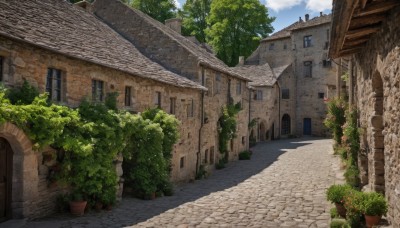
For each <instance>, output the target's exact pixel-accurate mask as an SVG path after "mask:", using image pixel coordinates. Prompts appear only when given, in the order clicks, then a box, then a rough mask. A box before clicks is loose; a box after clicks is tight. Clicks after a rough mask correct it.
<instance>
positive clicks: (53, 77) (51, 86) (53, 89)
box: [46, 68, 62, 101]
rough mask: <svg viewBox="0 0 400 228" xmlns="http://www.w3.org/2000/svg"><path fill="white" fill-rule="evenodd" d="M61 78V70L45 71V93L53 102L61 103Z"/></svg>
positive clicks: (51, 69) (49, 69) (50, 69)
mask: <svg viewBox="0 0 400 228" xmlns="http://www.w3.org/2000/svg"><path fill="white" fill-rule="evenodd" d="M61 84H62V78H61V70H57V69H54V68H48V69H47V78H46V92H48V93H49V98H50V99H51V100H53V101H61V99H62V98H61V90H62V87H61Z"/></svg>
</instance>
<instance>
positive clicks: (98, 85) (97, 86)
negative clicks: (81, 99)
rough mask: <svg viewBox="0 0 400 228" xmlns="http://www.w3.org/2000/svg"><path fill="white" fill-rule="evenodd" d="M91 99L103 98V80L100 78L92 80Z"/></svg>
mask: <svg viewBox="0 0 400 228" xmlns="http://www.w3.org/2000/svg"><path fill="white" fill-rule="evenodd" d="M92 100H93V101H103V100H104V82H103V81H100V80H92Z"/></svg>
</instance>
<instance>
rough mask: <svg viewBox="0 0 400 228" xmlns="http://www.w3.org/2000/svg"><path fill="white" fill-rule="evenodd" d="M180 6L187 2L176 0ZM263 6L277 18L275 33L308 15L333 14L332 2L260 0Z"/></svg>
mask: <svg viewBox="0 0 400 228" xmlns="http://www.w3.org/2000/svg"><path fill="white" fill-rule="evenodd" d="M175 1H177V4H178V6H182V5H183V4H184V3H185V1H186V0H175ZM260 2H261V3H262V4H266V5H267V7H268V12H269V14H270V16H275V17H276V19H275V22H274V23H272V26H273V27H274V28H275V32H277V31H279V30H281V29H283V28H284V27H286V26H288V25H290V24H292V23H294V22H295V21H297V20H299V17H302V18H303V20H304V15H305V14H306V13H308V14H310V18H313V17H315V16H319V12H321V11H322V12H323V13H324V14H328V13H330V12H331V8H332V0H260Z"/></svg>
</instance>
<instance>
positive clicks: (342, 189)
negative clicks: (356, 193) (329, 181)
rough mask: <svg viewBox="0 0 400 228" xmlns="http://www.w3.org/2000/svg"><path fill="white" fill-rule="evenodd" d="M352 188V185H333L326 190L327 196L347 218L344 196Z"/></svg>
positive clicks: (341, 214) (340, 213) (339, 212)
mask: <svg viewBox="0 0 400 228" xmlns="http://www.w3.org/2000/svg"><path fill="white" fill-rule="evenodd" d="M351 190H352V187H351V186H350V185H347V184H344V185H332V186H330V187H329V188H328V190H327V191H326V198H327V199H328V200H329V201H331V202H332V203H334V204H335V206H336V210H337V212H338V214H339V215H340V216H341V217H343V218H346V208H345V207H344V198H345V196H346V194H347V193H348V192H349V191H351Z"/></svg>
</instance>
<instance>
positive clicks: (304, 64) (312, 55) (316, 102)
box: [245, 13, 336, 136]
mask: <svg viewBox="0 0 400 228" xmlns="http://www.w3.org/2000/svg"><path fill="white" fill-rule="evenodd" d="M330 21H331V16H330V15H323V14H322V13H321V15H320V16H319V17H315V18H312V19H310V18H309V15H308V14H307V15H305V19H304V20H302V19H301V18H300V19H299V21H297V22H295V23H293V24H291V25H290V26H288V27H286V28H284V29H283V30H281V31H278V32H276V33H274V34H272V35H271V36H269V37H267V38H265V39H263V40H262V41H261V43H260V45H259V46H258V48H257V49H256V50H255V51H254V53H253V54H252V55H250V57H248V58H247V59H246V61H245V64H246V65H263V64H265V63H268V64H269V65H270V66H271V67H272V68H277V67H281V66H285V65H288V64H291V68H292V71H293V76H292V77H290V80H285V82H284V83H282V84H281V85H280V86H281V96H282V97H287V96H289V99H293V102H290V105H292V108H291V109H295V111H294V112H293V113H291V114H289V113H287V114H288V116H286V117H285V118H286V119H290V120H291V121H292V122H293V128H292V129H291V131H290V134H292V135H298V136H302V135H316V136H324V135H326V133H327V132H326V128H325V127H324V126H323V120H324V118H325V115H326V107H325V106H326V105H325V102H324V100H326V99H328V98H330V97H332V96H333V95H335V89H336V81H335V67H334V65H335V64H334V63H333V62H332V61H331V60H330V59H329V58H328V55H327V54H328V47H329V34H330V32H329V28H330ZM293 85H294V86H293ZM288 117H289V118H288ZM282 118H283V116H282V117H281V119H282ZM281 127H283V125H282V126H281ZM281 131H283V129H281ZM285 132H286V131H285Z"/></svg>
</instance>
